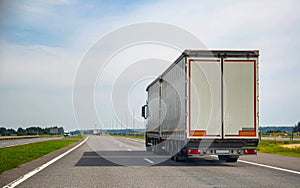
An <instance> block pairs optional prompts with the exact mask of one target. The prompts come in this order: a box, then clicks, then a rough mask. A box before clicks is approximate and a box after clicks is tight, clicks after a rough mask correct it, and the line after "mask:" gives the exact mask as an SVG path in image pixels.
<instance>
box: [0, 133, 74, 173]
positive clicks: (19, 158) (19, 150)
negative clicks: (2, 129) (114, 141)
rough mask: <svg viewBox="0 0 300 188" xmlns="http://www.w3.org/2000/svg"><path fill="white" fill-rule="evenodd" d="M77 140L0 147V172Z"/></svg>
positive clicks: (66, 139)
mask: <svg viewBox="0 0 300 188" xmlns="http://www.w3.org/2000/svg"><path fill="white" fill-rule="evenodd" d="M78 140H79V139H68V138H65V139H60V140H49V141H44V142H36V143H31V144H24V145H20V146H13V147H7V148H0V174H1V173H2V172H4V171H5V170H9V169H12V168H15V167H17V166H19V165H20V164H23V163H26V162H28V161H31V160H33V159H36V158H39V157H41V156H43V155H45V154H47V153H50V152H52V151H55V150H57V149H60V148H62V147H65V146H68V145H70V144H72V143H75V142H77V141H78Z"/></svg>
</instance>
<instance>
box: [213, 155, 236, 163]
mask: <svg viewBox="0 0 300 188" xmlns="http://www.w3.org/2000/svg"><path fill="white" fill-rule="evenodd" d="M218 158H219V160H220V161H225V162H228V163H233V162H237V160H238V158H239V156H236V155H218Z"/></svg>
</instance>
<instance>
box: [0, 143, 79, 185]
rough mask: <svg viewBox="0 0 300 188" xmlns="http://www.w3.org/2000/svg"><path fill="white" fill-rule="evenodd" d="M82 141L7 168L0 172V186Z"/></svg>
mask: <svg viewBox="0 0 300 188" xmlns="http://www.w3.org/2000/svg"><path fill="white" fill-rule="evenodd" d="M80 142H81V141H79V142H76V143H73V144H71V145H69V146H66V147H64V148H61V149H58V150H56V151H53V152H50V153H48V154H46V155H44V156H42V157H40V158H37V159H35V160H32V161H29V162H27V163H24V164H22V165H20V166H18V167H16V168H13V169H10V170H7V171H5V172H3V173H2V174H0V187H3V186H5V185H7V184H8V183H10V182H12V181H14V180H16V179H18V178H19V177H21V176H23V175H25V174H27V173H28V172H30V171H32V170H34V169H36V168H37V167H39V166H41V165H43V164H45V163H46V162H48V161H50V160H51V159H53V158H55V157H57V156H59V155H60V154H62V153H64V152H66V151H68V150H69V149H71V148H73V147H75V146H76V145H78V144H80Z"/></svg>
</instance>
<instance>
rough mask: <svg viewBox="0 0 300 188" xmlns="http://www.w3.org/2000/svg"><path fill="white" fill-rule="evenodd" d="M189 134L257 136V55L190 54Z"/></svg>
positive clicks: (192, 135)
mask: <svg viewBox="0 0 300 188" xmlns="http://www.w3.org/2000/svg"><path fill="white" fill-rule="evenodd" d="M187 64H188V66H187V67H188V69H187V73H188V74H187V77H188V78H187V80H188V85H187V96H188V102H187V112H188V113H187V122H188V137H189V138H257V137H258V135H257V128H258V84H257V83H258V77H257V74H258V72H257V64H258V58H248V57H246V55H243V57H240V58H237V57H235V58H232V57H230V58H227V57H225V58H224V57H220V58H200V57H199V58H188V59H187Z"/></svg>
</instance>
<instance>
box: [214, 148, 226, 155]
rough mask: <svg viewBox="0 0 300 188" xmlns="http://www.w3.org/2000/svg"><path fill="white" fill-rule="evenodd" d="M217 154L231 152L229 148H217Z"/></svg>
mask: <svg viewBox="0 0 300 188" xmlns="http://www.w3.org/2000/svg"><path fill="white" fill-rule="evenodd" d="M216 154H229V150H224V149H222V150H220V149H217V150H216Z"/></svg>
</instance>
